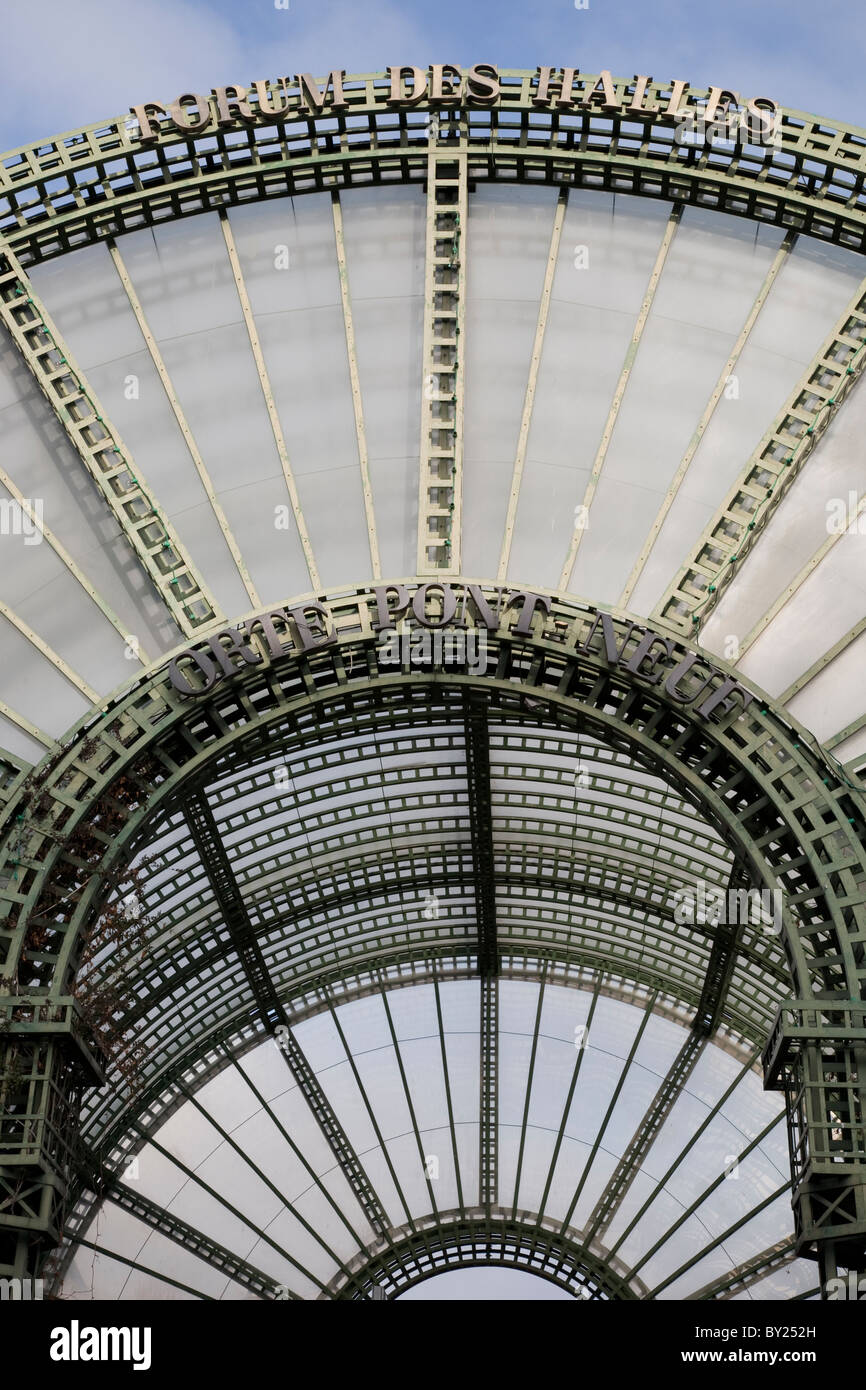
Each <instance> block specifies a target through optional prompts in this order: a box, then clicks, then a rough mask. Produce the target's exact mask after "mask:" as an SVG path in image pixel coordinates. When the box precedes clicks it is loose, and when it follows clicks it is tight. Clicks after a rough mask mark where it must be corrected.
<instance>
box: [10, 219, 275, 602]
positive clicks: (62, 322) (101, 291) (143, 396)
mask: <svg viewBox="0 0 866 1390" xmlns="http://www.w3.org/2000/svg"><path fill="white" fill-rule="evenodd" d="M136 235H137V237H138V238H139V241H141V239H146V240H147V241H148V242H151V241H152V238H151V235H150V233H138V234H136ZM130 243H131V245H132V246H135V245H137V244H138V242H137V241H136V240H135V238H121V242H120V250H121V254H122V255H123V256H124V258H125V257H126V256H127V255H128V253H129V248H130ZM131 259H132V260H133V261H134V260H135V256H134V253H133V255H132V257H131ZM33 269H34V283H35V284H36V287H37V289H38V292H39V294H40V295H41V297H42V298H43V300H44V302H45V305H46V308H47V309H48V312H49V313H50V314H51V316H52V317H53V318H54V320H55V322H56V323H57V326H58V328H59V330H60V332H61V333H62V334H63V336H64V338H65V339H66V342H67V344H68V346H69V349H70V351H71V352H72V354H73V356H74V357H75V359H76V360H77V361H78V363H79V364H80V366H81V367H83V368H84V370H85V371H86V372H87V377H88V380H89V381H90V382H91V383H92V385H93V389H94V391H95V393H96V396H97V398H98V400H99V402H100V404H101V405H102V407H103V409H104V410H105V412H106V414H107V416H108V418H109V419H110V420H111V422H112V424H113V425H114V426H115V428H116V429H117V430H118V431H119V432H120V436H121V438H122V440H123V442H124V444H125V445H126V446H127V447H128V448H129V449H131V450H132V455H133V458H134V459H135V462H136V468H137V469H138V470H140V476H141V477H142V478H144V480H145V481H146V483H147V484H148V486H149V487H150V488H151V490H152V491H153V493H154V495H155V497H156V499H157V501H158V503H159V505H160V506H161V507H162V508H163V510H164V511H165V513H166V515H167V516H168V517H169V518H170V519H171V521H172V522H173V524H174V525H175V527H176V528H177V532H178V535H179V536H180V539H181V541H182V543H183V544H184V546H186V547H187V549H188V551H189V553H190V554H191V556H192V558H193V560H194V563H195V564H196V566H197V567H198V569H199V571H200V573H201V574H202V576H203V578H204V579H205V582H206V583H207V584H208V585H209V587H210V589H211V591H212V593H213V594H214V596H215V598H216V600H217V602H218V603H219V604H220V605H221V606H222V608H223V609H224V611H225V612H227V613H230V614H234V613H243V612H246V610H247V609H248V608H249V607H250V602H249V599H248V598H247V596H246V593H245V590H244V587H243V584H242V582H241V579H240V576H239V574H238V571H237V568H236V566H235V563H234V561H233V559H232V556H231V552H230V550H229V547H228V544H227V542H226V539H225V537H224V536H223V533H222V531H221V530H220V526H219V523H218V521H217V518H216V516H215V515H214V512H213V510H212V508H211V505H210V502H209V500H208V496H207V492H206V489H205V485H204V483H203V482H202V480H201V478H200V477H199V475H198V473H197V471H196V468H195V465H194V463H193V459H192V457H191V455H190V451H189V449H188V447H187V445H186V442H185V441H184V438H183V435H182V433H181V430H180V427H179V425H178V423H177V420H176V418H175V416H174V413H173V411H172V408H171V405H170V403H169V400H168V397H167V395H166V392H165V389H164V387H163V385H162V382H161V381H160V378H159V374H158V372H157V369H156V367H155V365H154V363H153V360H152V358H151V356H150V353H149V352H148V351H147V348H146V345H145V340H144V336H143V334H142V332H141V329H140V328H139V326H138V323H137V321H136V318H135V315H134V313H133V309H132V306H131V305H130V302H129V299H128V297H127V294H126V291H125V289H124V287H123V283H122V281H121V278H120V275H119V274H118V271H117V269H116V268H115V266H114V264H113V262H112V259H111V256H110V254H109V251H108V248H107V247H106V246H90V247H87V248H85V249H83V250H81V251H76V252H74V253H73V254H72V256H71V258H69V259H67V258H61V259H59V260H54V261H48V262H46V263H44V264H43V265H37V266H35V267H34V268H33ZM127 269H129V266H127ZM145 315H146V316H147V310H145ZM215 387H216V383H215ZM193 437H194V439H195V444H196V445H197V447H198V448H199V450H200V451H202V452H203V451H204V445H205V441H203V440H201V439H199V438H197V437H196V435H195V432H194V433H193ZM205 466H206V467H208V466H209V457H208V455H207V453H205Z"/></svg>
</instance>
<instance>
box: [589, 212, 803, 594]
mask: <svg viewBox="0 0 866 1390" xmlns="http://www.w3.org/2000/svg"><path fill="white" fill-rule="evenodd" d="M796 244H797V234H796V232H788V234H787V235H786V237H785V239H784V241H783V242H782V245H781V246H780V247H779V250H778V251H777V252H776V254H775V256H774V257H773V261H772V264H771V265H770V268H769V270H768V271H767V274H766V275H765V277H764V281H763V284H762V285H761V288H760V290H759V291H758V293H757V295H756V296H755V299H754V302H753V304H752V307H751V309H750V310H749V313H748V315H747V316H746V321H745V323H744V324H743V327H742V328H741V329H740V332H739V335H738V337H737V341H736V342H735V343H734V346H733V347H732V348H731V351H730V354H729V356H728V360H727V362H726V363H725V365H724V366H723V367H722V370H721V372H720V373H719V378H718V381H717V382H716V385H715V387H714V389H713V393H712V395H711V396H710V399H709V400H708V401H707V404H706V406H705V408H704V411H703V413H702V415H701V418H700V420H699V421H698V423H697V426H696V428H695V432H694V434H693V435H692V437H691V439H690V440H689V443H688V447H687V448H686V451H685V453H684V454H683V456H682V459H681V460H680V462H679V465H678V467H677V471H676V473H675V474H674V476H673V477H672V479H671V481H670V485H669V486H668V490H667V492H666V494H665V498H664V501H663V502H662V504H661V506H660V507H659V509H658V512H657V513H656V516H655V520H654V521H653V524H652V526H651V527H650V529H649V532H648V534H647V538H646V540H645V541H644V544H643V546H642V547H641V552H640V554H639V556H638V558H637V559H636V560H635V562H634V565H633V567H632V571H631V574H630V575H629V577H628V579H627V580H626V582H625V586H624V588H623V591H622V593H621V594H620V596H619V602H618V604H617V607H618V608H628V605H629V600H630V599H631V596H632V594H633V592H634V588H635V585H636V584H637V581H638V580H639V578H640V576H641V574H642V573H643V570H644V566H645V565H646V562H647V560H648V559H649V557H650V554H651V552H652V548H653V546H654V545H655V543H656V540H657V539H658V536H659V532H660V531H661V529H662V526H663V525H664V522H665V518H666V517H667V515H668V513H669V511H670V509H671V507H672V506H673V504H674V500H675V499H676V496H677V494H678V493H679V490H680V487H681V486H682V483H683V480H684V479H685V476H686V474H687V473H688V471H689V468H690V467H691V463H692V459H693V458H694V456H695V454H696V453H697V451H698V445H699V444H700V442H701V440H702V439H703V437H704V434H705V433H706V430H707V426H708V425H709V423H710V421H711V420H712V418H713V416H714V414H715V412H716V407H717V406H718V404H719V401H720V400H721V399H722V395H723V393H724V390H725V387H726V385H727V383H728V382H729V380H730V378H731V374H732V373H733V371H734V368H735V367H736V365H737V363H738V361H739V360H740V354H741V353H742V351H743V348H744V347H745V346H746V343H747V342H748V340H749V335H750V333H751V331H752V329H753V328H754V326H755V324H756V323H757V320H758V315H759V314H760V312H761V310H762V309H763V307H764V305H765V304H766V302H767V297H768V296H769V293H770V290H771V289H772V288H773V285H774V284H775V283H776V277H777V276H778V274H779V271H780V270H781V269H782V266H783V265H784V264H785V261H786V260H787V258H788V256H789V255H790V254H791V252H792V251H793V249H794V247H795V246H796Z"/></svg>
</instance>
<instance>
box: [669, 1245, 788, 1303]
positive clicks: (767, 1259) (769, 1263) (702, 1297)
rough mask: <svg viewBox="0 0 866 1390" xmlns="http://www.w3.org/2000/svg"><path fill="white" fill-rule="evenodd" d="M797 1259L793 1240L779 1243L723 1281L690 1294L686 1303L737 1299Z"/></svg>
mask: <svg viewBox="0 0 866 1390" xmlns="http://www.w3.org/2000/svg"><path fill="white" fill-rule="evenodd" d="M796 1258H797V1252H796V1250H795V1248H794V1242H793V1241H792V1240H780V1241H777V1243H776V1244H775V1245H771V1246H770V1248H769V1249H768V1250H763V1251H762V1252H761V1254H760V1255H756V1256H755V1257H754V1259H752V1260H748V1261H747V1262H746V1263H745V1264H741V1265H738V1266H737V1268H736V1269H735V1270H732V1271H731V1273H730V1274H727V1275H725V1277H724V1278H723V1279H716V1280H714V1281H713V1283H712V1284H705V1285H704V1286H703V1288H701V1289H698V1290H697V1291H696V1292H695V1293H691V1294H689V1295H688V1297H687V1299H686V1302H693V1301H701V1302H706V1301H708V1300H710V1299H726V1298H735V1297H736V1295H737V1294H740V1293H744V1292H745V1290H746V1289H750V1288H751V1287H752V1285H753V1284H759V1283H760V1282H761V1280H762V1279H765V1278H766V1277H767V1275H768V1274H773V1273H774V1272H775V1271H776V1270H777V1269H784V1268H785V1266H786V1265H789V1264H791V1262H792V1260H795V1259H796Z"/></svg>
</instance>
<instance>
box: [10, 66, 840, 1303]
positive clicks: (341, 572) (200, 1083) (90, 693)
mask: <svg viewBox="0 0 866 1390" xmlns="http://www.w3.org/2000/svg"><path fill="white" fill-rule="evenodd" d="M491 81H492V79H491ZM498 82H499V86H498V90H497V91H496V93H495V95H494V96H490V84H488V88H486V89H485V91H486V93H487V94H486V96H485V98H484V99H483V100H482V99H481V98H480V96H479V90H480V89H479V90H476V91H475V94H474V96H473V93H472V90H470V89H467V91H466V92H464V94H463V95H462V96H461V98H460V100H459V101H458V102H457V103H456V104H454V103H452V104H448V105H447V110H445V111H443V109H442V106H441V104H439V105H437V103H436V102H435V101H433V102H430V101H424V102H421V103H416V104H414V105H413V104H411V103H408V102H405V101H404V102H402V103H401V102H397V103H394V102H391V101H390V96H389V94H390V92H391V87H390V84H389V80H388V79H387V78H383V77H366V78H357V79H349V78H346V79H345V81H344V83H343V94H344V98H345V100H344V103H343V104H342V105H341V104H339V103H335V101H334V93H333V91H332V92H331V94H330V96H328V95H327V93H326V95H325V96H324V97H323V100H322V104H321V106H322V109H321V110H320V111H319V112H318V113H316V112H315V111H310V109H309V102H308V101H307V103H306V105H305V104H304V102H305V100H306V99H305V97H304V92H303V90H298V91H295V90H294V89H293V88H291V84H290V90H289V95H288V100H289V109H288V115H287V116H286V118H285V119H280V120H276V121H275V120H273V119H269V118H268V115H267V111H266V108H265V106H261V105H257V104H256V103H257V102H259V103H261V101H262V92H260V91H257V92H256V95H255V96H252V97H251V98H250V100H251V101H252V102H253V106H252V108H251V114H250V115H249V117H244V116H243V113H241V116H240V117H238V118H237V119H235V120H234V122H232V120H231V119H226V120H225V121H223V122H222V124H217V109H216V107H214V110H213V112H211V114H210V115H208V114H207V112H209V111H210V108H207V109H205V106H203V107H202V108H201V111H202V112H204V115H201V113H200V117H201V119H196V120H194V119H193V116H192V115H191V114H190V112H189V111H188V112H187V114H186V116H184V113H183V111H182V110H180V111H179V113H178V111H175V109H174V108H171V111H174V116H172V115H171V114H170V112H169V109H168V108H166V111H165V113H164V114H163V116H162V117H160V116H159V112H158V111H150V112H149V113H148V112H144V113H142V112H139V120H138V123H136V121H135V120H132V121H125V120H119V121H116V122H112V123H109V124H107V125H103V126H99V127H93V128H91V129H90V130H87V131H84V132H78V133H76V134H75V135H73V136H66V137H62V138H60V139H58V140H56V141H53V142H50V143H48V144H43V145H40V146H38V147H33V148H32V149H28V150H23V151H17V152H13V153H12V154H10V155H8V156H6V157H5V159H4V160H3V161H2V162H0V430H2V432H3V436H4V440H5V443H6V447H5V449H4V452H3V463H2V468H0V510H2V518H3V538H2V545H0V583H2V607H0V614H2V626H0V654H2V659H3V676H2V689H0V702H2V703H0V740H2V743H3V745H4V747H5V752H4V753H3V755H2V758H3V761H2V772H3V776H2V782H3V785H2V789H0V795H2V807H3V811H2V814H3V835H4V839H3V845H2V853H3V864H2V875H3V878H2V891H0V904H2V907H0V913H2V921H0V943H2V948H0V949H2V957H0V960H2V974H0V1034H2V1036H0V1059H2V1071H0V1102H2V1121H0V1124H2V1129H0V1146H2V1147H0V1274H3V1273H7V1274H18V1275H21V1274H23V1273H25V1272H27V1271H31V1272H32V1271H37V1272H39V1273H40V1274H43V1275H46V1276H47V1277H49V1278H51V1279H53V1280H55V1282H56V1286H57V1287H58V1288H62V1290H63V1296H64V1297H71V1298H75V1297H82V1296H85V1297H91V1296H96V1297H100V1298H130V1297H148V1298H161V1297H201V1298H247V1297H253V1298H274V1297H276V1298H300V1299H314V1298H323V1299H359V1298H360V1299H368V1298H382V1297H385V1298H390V1297H398V1296H399V1295H400V1294H402V1293H403V1292H405V1291H406V1290H407V1289H409V1288H411V1287H412V1286H413V1285H415V1284H417V1283H419V1282H421V1281H423V1280H425V1279H427V1278H430V1277H432V1276H433V1275H435V1274H438V1273H441V1272H443V1271H445V1270H448V1269H455V1268H463V1267H466V1266H468V1265H472V1264H477V1263H485V1262H487V1263H492V1264H498V1265H502V1266H504V1267H509V1266H510V1267H514V1268H518V1269H524V1270H529V1271H531V1272H534V1273H536V1274H538V1275H539V1276H540V1277H541V1278H544V1279H547V1280H549V1281H552V1282H553V1283H555V1284H557V1285H559V1286H560V1287H561V1288H562V1289H564V1290H566V1291H567V1292H569V1293H571V1294H572V1295H573V1296H575V1297H579V1298H586V1299H596V1300H606V1299H652V1298H660V1299H665V1298H668V1299H671V1298H673V1299H681V1298H699V1299H714V1298H726V1297H736V1296H738V1295H742V1294H747V1296H749V1297H759V1298H769V1299H784V1298H797V1297H810V1296H815V1295H816V1294H817V1293H818V1291H819V1290H820V1288H821V1286H822V1285H824V1284H826V1280H827V1278H828V1276H830V1275H832V1274H833V1273H834V1272H835V1271H836V1270H837V1269H839V1268H841V1269H846V1268H850V1269H861V1268H863V1267H864V1266H866V1117H864V1097H863V1087H862V1080H861V1078H862V1076H863V1075H864V1066H866V1057H864V1049H866V994H864V975H866V959H864V941H866V936H864V932H866V893H864V885H866V838H864V817H866V803H864V798H863V789H862V788H863V781H862V769H863V768H864V766H866V763H864V759H866V708H864V704H863V683H862V680H861V679H860V678H859V672H860V670H861V669H862V658H863V651H864V647H863V643H864V641H866V633H864V631H863V628H864V621H866V620H864V618H863V611H864V609H863V596H864V595H863V584H862V578H861V573H862V546H863V538H862V533H861V526H860V517H861V503H860V499H859V486H860V473H861V472H862V468H861V465H860V462H859V452H858V447H857V441H858V440H859V439H860V437H861V436H862V424H863V421H862V420H861V419H860V416H861V414H862V413H863V412H864V410H866V404H864V402H863V401H862V400H861V397H860V394H859V392H858V391H857V389H856V386H857V382H858V380H859V376H860V373H861V370H862V367H863V363H864V360H866V358H864V355H863V345H864V342H866V318H864V312H863V304H864V296H866V287H864V283H863V267H862V256H863V249H864V241H863V238H864V218H866V211H864V201H863V200H864V195H863V191H862V186H863V166H864V159H866V154H864V151H866V135H864V134H863V132H859V131H855V130H851V129H847V128H836V127H833V128H831V127H830V126H828V125H827V124H826V123H824V122H819V121H817V120H816V119H814V118H812V117H808V116H803V115H802V114H800V113H796V112H787V111H785V112H780V113H778V119H777V120H776V122H775V126H774V130H773V138H772V139H770V138H769V137H768V138H767V140H766V141H765V140H764V139H763V138H758V137H754V138H755V140H756V143H754V144H752V143H749V141H748V140H746V139H744V138H743V137H742V136H739V137H735V138H734V139H732V140H729V141H727V142H722V143H721V144H719V143H717V142H716V143H712V144H711V143H709V142H705V143H703V144H702V143H701V141H700V140H697V141H696V140H695V139H691V140H687V141H684V140H683V139H682V138H681V134H682V121H681V119H680V117H681V116H682V113H683V112H685V113H686V115H687V116H688V114H689V112H691V113H692V115H693V116H694V117H695V119H698V118H699V117H700V114H701V112H702V111H705V108H706V100H707V94H706V93H695V92H688V91H687V90H686V91H679V92H675V91H672V90H671V89H670V86H669V84H668V86H665V84H658V83H652V84H650V85H649V86H647V87H646V90H645V91H643V92H642V93H637V92H636V91H635V87H634V83H631V84H629V83H624V82H622V81H614V79H607V78H605V77H602V78H599V79H598V83H597V84H596V79H595V78H588V79H585V82H586V83H588V84H589V85H588V86H586V87H585V88H584V98H581V97H580V94H579V92H578V89H577V86H576V87H575V89H574V100H573V102H572V105H571V107H564V106H563V105H562V103H561V102H560V103H559V104H557V89H556V82H555V79H552V85H550V84H549V86H548V89H547V91H546V92H545V91H543V90H541V89H540V88H539V85H538V83H539V79H538V75H535V76H533V75H532V74H526V73H524V74H521V73H508V74H500V75H499V78H498ZM578 86H579V84H578ZM596 90H597V91H598V92H599V93H600V94H601V95H603V96H604V97H605V102H604V103H602V102H600V101H597V100H594V99H590V98H591V94H592V92H593V91H596ZM611 92H613V93H614V96H615V100H610V99H609V98H610V94H611ZM307 95H309V93H307ZM292 103H294V104H292ZM678 103H679V104H681V106H682V110H681V111H680V113H679V114H678V113H677V111H676V109H675V108H676V106H677V104H678ZM729 104H730V103H729ZM653 108H656V109H653ZM142 115H144V116H145V117H146V120H145V121H144V123H142V119H141V118H142ZM205 116H207V119H205ZM184 124H185V127H186V128H183V127H184ZM750 138H751V137H750ZM419 446H420V447H419ZM476 576H486V578H476ZM762 1082H763V1085H762ZM816 1261H817V1264H816Z"/></svg>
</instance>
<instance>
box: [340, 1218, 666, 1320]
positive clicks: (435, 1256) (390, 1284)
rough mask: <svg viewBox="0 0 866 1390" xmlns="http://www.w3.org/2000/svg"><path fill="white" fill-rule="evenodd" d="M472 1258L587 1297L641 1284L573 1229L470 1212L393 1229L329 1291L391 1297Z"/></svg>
mask: <svg viewBox="0 0 866 1390" xmlns="http://www.w3.org/2000/svg"><path fill="white" fill-rule="evenodd" d="M452 1215H453V1214H452ZM479 1263H484V1264H500V1265H516V1266H518V1267H519V1268H523V1269H527V1268H528V1269H531V1270H532V1271H533V1273H535V1274H537V1275H540V1276H541V1278H544V1279H549V1280H550V1281H551V1282H552V1283H556V1284H559V1285H561V1286H562V1287H564V1288H567V1289H568V1290H569V1292H571V1293H573V1294H575V1296H577V1297H581V1298H586V1299H590V1298H591V1299H599V1300H605V1301H606V1300H608V1299H621V1300H622V1299H624V1300H634V1299H638V1298H640V1297H641V1296H642V1292H643V1289H644V1286H643V1285H642V1284H641V1283H640V1281H632V1280H631V1279H630V1278H629V1277H628V1274H627V1272H626V1271H625V1269H624V1268H623V1267H621V1266H620V1267H617V1266H616V1265H612V1264H611V1263H610V1262H608V1261H606V1260H605V1259H603V1258H599V1256H598V1255H596V1254H593V1253H591V1252H590V1251H589V1250H587V1249H586V1248H585V1247H584V1246H583V1245H582V1244H581V1242H580V1240H579V1237H577V1236H576V1235H575V1234H574V1233H573V1232H569V1233H568V1234H567V1235H563V1234H562V1232H560V1231H557V1230H556V1229H555V1228H553V1226H552V1225H547V1226H545V1225H544V1224H542V1223H538V1224H534V1225H533V1224H531V1223H530V1222H524V1221H514V1220H508V1219H507V1218H502V1217H494V1218H492V1219H491V1218H489V1217H481V1216H474V1215H473V1216H470V1217H467V1218H464V1219H459V1220H451V1221H450V1222H449V1224H448V1226H447V1227H445V1228H444V1229H443V1228H441V1227H440V1228H438V1229H437V1228H436V1227H428V1228H426V1229H423V1230H420V1231H415V1232H411V1233H400V1232H397V1233H396V1238H395V1239H394V1240H393V1241H392V1244H391V1245H390V1246H389V1248H388V1250H387V1251H385V1252H383V1253H382V1254H377V1255H375V1256H374V1257H373V1258H372V1259H370V1258H369V1257H366V1258H364V1259H362V1260H359V1261H358V1263H357V1267H356V1268H355V1269H354V1270H353V1271H352V1273H351V1275H350V1278H349V1279H348V1280H346V1279H345V1278H340V1279H338V1280H335V1281H334V1283H333V1284H332V1286H331V1290H330V1296H331V1297H332V1298H337V1299H369V1298H372V1297H374V1296H376V1297H380V1298H381V1297H382V1296H383V1295H382V1294H376V1293H375V1291H376V1290H379V1289H381V1290H384V1297H385V1298H386V1299H393V1298H396V1297H397V1296H398V1295H399V1294H400V1293H403V1292H404V1290H405V1289H408V1288H411V1286H412V1285H413V1284H415V1283H417V1282H418V1280H419V1279H424V1278H429V1276H430V1275H431V1274H435V1273H439V1272H441V1271H443V1270H446V1269H461V1268H464V1267H466V1266H471V1265H477V1264H479Z"/></svg>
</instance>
